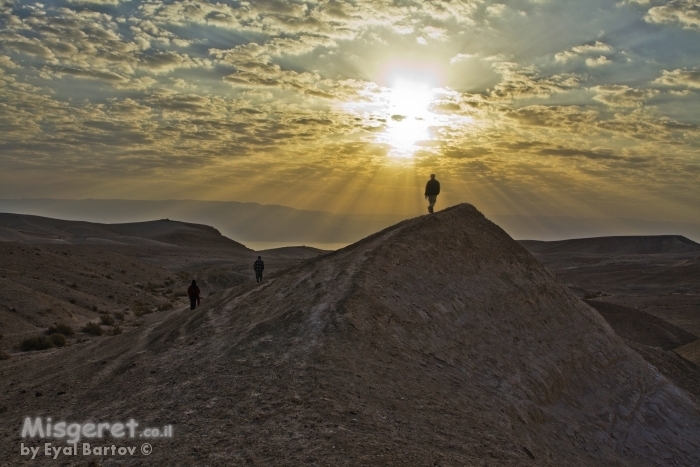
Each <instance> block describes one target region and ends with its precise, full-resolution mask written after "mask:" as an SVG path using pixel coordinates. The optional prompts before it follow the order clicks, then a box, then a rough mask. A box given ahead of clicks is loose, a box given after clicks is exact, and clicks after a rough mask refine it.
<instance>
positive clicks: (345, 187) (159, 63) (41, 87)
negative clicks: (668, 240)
mask: <svg viewBox="0 0 700 467" xmlns="http://www.w3.org/2000/svg"><path fill="white" fill-rule="evenodd" d="M698 44H700V1H698V0H671V1H666V0H663V1H659V0H621V1H618V2H615V1H600V0H586V1H576V0H569V1H564V0H514V1H509V2H503V3H499V2H493V1H487V0H462V1H460V0H442V1H438V0H431V1H420V2H419V1H402V0H396V1H385V0H352V1H327V0H311V1H301V0H294V1H291V0H261V1H227V0H218V1H206V0H186V1H178V0H175V1H165V2H155V1H151V2H149V1H136V0H133V1H125V0H66V1H52V2H44V3H40V2H36V1H34V2H29V1H19V0H18V1H13V0H0V169H1V170H0V198H67V199H81V198H114V199H152V200H158V199H199V200H233V201H244V202H257V203H262V204H280V205H284V206H290V207H294V208H297V209H314V210H326V211H331V212H335V213H362V214H400V215H414V214H421V213H423V212H424V211H425V208H426V207H425V201H424V199H423V196H422V194H423V188H424V185H425V182H426V181H427V179H428V176H429V174H430V173H435V174H437V178H438V180H440V182H441V183H442V186H443V193H442V194H441V196H440V197H439V199H438V205H437V208H438V209H439V208H442V207H445V206H448V205H452V204H456V203H460V202H470V203H472V204H474V205H475V206H476V207H477V208H478V209H480V210H481V211H482V212H484V213H486V214H487V215H488V214H499V215H525V216H527V215H531V216H543V215H544V216H548V215H551V216H577V217H625V218H639V219H646V220H655V221H673V222H697V221H698V220H699V219H700V203H698V200H700V183H698V182H699V181H700V152H699V148H700V127H699V126H698V125H699V124H700V111H699V110H698V109H699V108H700V106H699V104H700V59H699V58H698V57H699V55H698V50H699V49H698Z"/></svg>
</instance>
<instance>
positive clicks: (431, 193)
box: [425, 174, 440, 214]
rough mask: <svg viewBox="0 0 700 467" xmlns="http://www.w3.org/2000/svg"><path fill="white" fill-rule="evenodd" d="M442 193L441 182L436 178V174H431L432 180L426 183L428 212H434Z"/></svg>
mask: <svg viewBox="0 0 700 467" xmlns="http://www.w3.org/2000/svg"><path fill="white" fill-rule="evenodd" d="M439 194H440V182H438V181H437V180H435V174H430V180H428V183H426V184H425V199H427V200H428V203H429V204H428V212H429V213H430V214H432V213H433V207H434V206H435V202H436V201H437V197H438V195H439Z"/></svg>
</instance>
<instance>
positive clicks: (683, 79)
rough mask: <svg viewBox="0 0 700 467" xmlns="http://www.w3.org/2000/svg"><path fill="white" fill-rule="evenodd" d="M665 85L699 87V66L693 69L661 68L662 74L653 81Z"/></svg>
mask: <svg viewBox="0 0 700 467" xmlns="http://www.w3.org/2000/svg"><path fill="white" fill-rule="evenodd" d="M653 82H654V83H656V84H663V85H666V86H685V87H689V88H696V89H700V68H695V69H694V70H680V69H679V70H673V71H667V70H663V72H662V75H661V76H660V77H659V78H656V79H655V80H654V81H653Z"/></svg>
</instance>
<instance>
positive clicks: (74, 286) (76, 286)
mask: <svg viewBox="0 0 700 467" xmlns="http://www.w3.org/2000/svg"><path fill="white" fill-rule="evenodd" d="M70 286H71V287H73V288H74V289H77V288H78V284H76V283H75V282H73V283H72V284H71V285H70Z"/></svg>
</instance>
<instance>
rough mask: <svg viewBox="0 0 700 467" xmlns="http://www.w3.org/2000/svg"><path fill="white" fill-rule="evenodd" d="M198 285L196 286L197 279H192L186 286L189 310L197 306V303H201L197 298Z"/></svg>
mask: <svg viewBox="0 0 700 467" xmlns="http://www.w3.org/2000/svg"><path fill="white" fill-rule="evenodd" d="M199 294H200V292H199V287H197V281H195V280H193V281H192V284H190V286H189V287H187V295H188V296H189V297H190V310H194V309H195V308H197V305H199V304H200V303H201V300H200V298H199Z"/></svg>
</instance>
